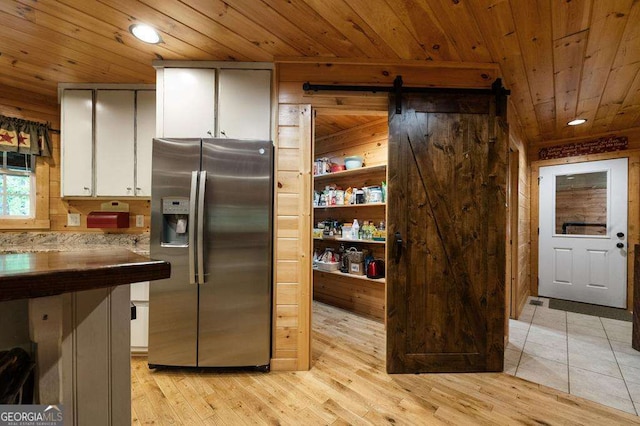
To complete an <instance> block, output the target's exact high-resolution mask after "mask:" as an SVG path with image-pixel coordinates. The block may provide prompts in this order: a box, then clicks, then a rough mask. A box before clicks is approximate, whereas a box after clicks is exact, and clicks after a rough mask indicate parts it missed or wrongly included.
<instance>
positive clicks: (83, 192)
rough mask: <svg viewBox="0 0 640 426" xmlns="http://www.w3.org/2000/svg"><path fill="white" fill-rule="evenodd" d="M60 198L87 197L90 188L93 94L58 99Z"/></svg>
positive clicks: (74, 93)
mask: <svg viewBox="0 0 640 426" xmlns="http://www.w3.org/2000/svg"><path fill="white" fill-rule="evenodd" d="M61 130H62V196H63V197H65V196H90V195H92V187H93V184H92V182H93V91H92V90H65V91H64V93H63V95H62V129H61Z"/></svg>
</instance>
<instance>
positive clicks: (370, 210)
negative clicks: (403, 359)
mask: <svg viewBox="0 0 640 426" xmlns="http://www.w3.org/2000/svg"><path fill="white" fill-rule="evenodd" d="M322 142H323V141H321V143H322ZM376 146H379V145H378V144H377V143H376ZM316 148H317V147H316ZM320 148H321V149H322V148H323V147H322V146H321V147H320ZM370 149H371V148H367V147H365V146H363V148H362V150H363V151H362V152H369V151H370ZM321 152H323V153H326V150H322V151H321ZM360 155H361V154H360ZM327 156H328V157H331V155H327ZM384 158H386V155H385V156H384ZM386 180H387V166H386V164H381V163H378V164H375V165H373V166H368V167H361V168H358V169H351V170H344V171H340V172H335V173H327V174H323V175H317V176H314V182H313V186H314V189H315V190H317V191H322V190H324V189H325V187H326V186H328V185H336V187H339V188H341V189H346V188H349V187H351V188H362V187H366V186H374V185H381V184H382V182H383V181H385V182H386ZM313 214H314V218H313V219H314V220H313V222H314V223H316V222H321V221H323V220H337V221H339V222H352V221H353V220H354V219H358V222H360V226H362V225H363V223H364V221H372V222H373V223H375V224H376V225H378V224H379V223H380V222H381V221H385V222H386V203H365V204H347V205H333V206H331V205H329V206H314V208H313ZM313 243H314V244H313V245H314V250H318V251H320V252H322V251H324V250H325V249H326V248H333V249H334V250H337V249H338V247H339V245H340V244H344V245H345V247H346V248H349V247H353V246H355V247H357V248H358V250H367V251H368V252H369V253H370V254H371V255H372V256H373V257H374V258H376V259H384V258H385V255H386V241H376V240H360V239H358V240H352V239H347V238H314V239H313ZM313 282H314V286H313V297H314V299H315V300H318V301H321V302H324V303H327V304H330V305H333V306H337V307H340V308H342V309H346V310H349V311H352V312H355V313H357V314H360V315H363V316H367V317H370V318H373V319H376V320H378V321H384V317H385V301H386V298H385V293H386V280H385V278H378V279H372V278H367V276H366V275H353V274H348V273H346V274H345V273H343V272H340V271H331V272H328V271H321V270H317V269H314V270H313Z"/></svg>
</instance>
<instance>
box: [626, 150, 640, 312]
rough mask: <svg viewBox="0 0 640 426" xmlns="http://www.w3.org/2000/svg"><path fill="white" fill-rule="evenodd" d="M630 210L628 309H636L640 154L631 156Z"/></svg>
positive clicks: (639, 235) (639, 220)
mask: <svg viewBox="0 0 640 426" xmlns="http://www.w3.org/2000/svg"><path fill="white" fill-rule="evenodd" d="M628 184H629V201H628V202H629V210H628V213H627V214H628V219H627V283H628V284H627V309H628V310H632V309H633V307H634V301H633V297H634V296H633V295H634V291H635V292H636V293H637V292H638V291H637V290H635V289H634V283H635V282H636V277H635V273H636V269H635V268H634V259H635V258H636V248H637V247H638V244H640V152H636V153H634V154H632V155H630V156H629V183H628Z"/></svg>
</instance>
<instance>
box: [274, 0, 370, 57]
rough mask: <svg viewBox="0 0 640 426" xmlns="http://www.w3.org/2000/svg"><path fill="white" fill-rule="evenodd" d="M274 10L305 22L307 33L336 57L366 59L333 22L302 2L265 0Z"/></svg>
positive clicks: (297, 0) (294, 0) (296, 0)
mask: <svg viewBox="0 0 640 426" xmlns="http://www.w3.org/2000/svg"><path fill="white" fill-rule="evenodd" d="M264 2H265V3H266V4H267V5H269V7H271V8H272V9H274V10H275V11H276V12H278V13H279V14H280V15H282V16H286V17H291V16H295V20H296V21H298V22H304V27H305V32H306V33H307V34H312V35H313V39H314V40H316V41H317V42H318V43H320V44H322V45H323V46H326V47H328V48H329V49H330V50H331V52H332V53H333V54H334V55H335V56H339V57H346V58H360V57H364V56H365V55H364V53H363V52H362V51H361V50H360V49H358V47H356V46H354V45H353V43H351V40H350V39H349V38H347V37H345V36H344V35H343V34H342V33H341V32H340V31H338V30H336V29H335V28H334V26H333V22H332V21H328V20H326V19H325V18H324V17H323V16H321V15H320V14H318V13H317V12H316V11H315V10H314V9H313V8H311V7H310V6H309V5H307V4H306V3H305V2H304V1H302V0H292V1H287V2H282V1H275V0H264Z"/></svg>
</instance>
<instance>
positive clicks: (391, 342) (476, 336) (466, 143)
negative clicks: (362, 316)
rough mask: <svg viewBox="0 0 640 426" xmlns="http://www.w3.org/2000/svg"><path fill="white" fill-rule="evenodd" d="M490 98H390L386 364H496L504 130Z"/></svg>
mask: <svg viewBox="0 0 640 426" xmlns="http://www.w3.org/2000/svg"><path fill="white" fill-rule="evenodd" d="M495 104H496V102H495V96H492V95H455V94H453V95H452V94H442V95H441V94H436V95H433V94H403V95H402V113H401V114H396V99H395V97H394V95H391V97H390V102H389V107H390V110H389V199H388V222H389V227H388V230H387V231H388V272H387V326H388V327H387V371H388V372H389V373H418V372H470V371H502V368H503V356H504V315H505V281H504V279H505V231H506V199H505V188H506V170H507V129H506V124H505V123H504V122H503V121H502V120H501V119H500V118H498V117H497V116H496V114H495ZM499 122H501V123H502V126H501V125H500V124H499Z"/></svg>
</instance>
